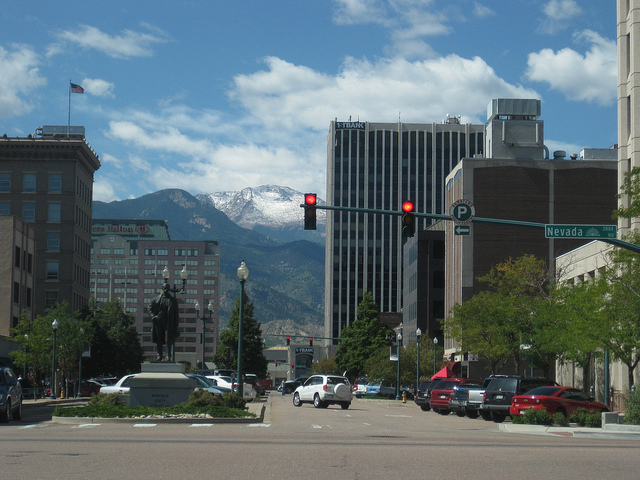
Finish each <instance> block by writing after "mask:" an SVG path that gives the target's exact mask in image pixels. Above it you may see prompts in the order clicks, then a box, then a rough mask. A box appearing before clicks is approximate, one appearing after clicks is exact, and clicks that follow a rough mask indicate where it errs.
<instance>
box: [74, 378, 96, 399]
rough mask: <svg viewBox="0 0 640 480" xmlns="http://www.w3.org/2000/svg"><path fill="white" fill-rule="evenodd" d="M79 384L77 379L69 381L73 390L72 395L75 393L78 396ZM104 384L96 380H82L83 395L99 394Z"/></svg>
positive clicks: (92, 395) (93, 395)
mask: <svg viewBox="0 0 640 480" xmlns="http://www.w3.org/2000/svg"><path fill="white" fill-rule="evenodd" d="M77 384H78V381H77V380H73V381H71V382H69V391H70V392H71V394H72V395H74V394H75V395H76V396H78V385H77ZM102 386H103V385H101V384H99V383H98V382H96V381H94V380H82V382H80V389H81V392H82V396H83V397H95V396H96V395H97V394H99V393H100V387H102Z"/></svg>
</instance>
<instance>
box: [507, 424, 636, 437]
mask: <svg viewBox="0 0 640 480" xmlns="http://www.w3.org/2000/svg"><path fill="white" fill-rule="evenodd" d="M498 431H499V432H505V433H517V434H524V435H551V436H563V437H574V438H602V439H612V440H638V441H640V427H636V429H635V430H633V431H631V430H625V431H620V430H612V429H602V428H579V427H548V426H545V425H514V424H509V423H504V424H503V423H500V424H498Z"/></svg>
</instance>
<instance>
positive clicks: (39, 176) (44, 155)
mask: <svg viewBox="0 0 640 480" xmlns="http://www.w3.org/2000/svg"><path fill="white" fill-rule="evenodd" d="M77 128H81V129H82V135H77V136H74V137H70V138H66V137H64V138H42V137H36V136H32V135H29V137H27V138H10V137H7V136H6V135H4V136H3V137H1V138H0V214H2V215H14V216H16V217H17V218H19V219H21V220H22V222H24V223H25V224H27V225H29V226H31V227H33V229H34V230H35V259H36V260H35V261H34V263H33V275H34V282H35V285H34V288H33V291H32V296H33V299H32V302H33V304H32V308H33V313H34V314H35V315H40V314H44V313H45V310H46V309H47V308H48V307H51V306H53V305H55V304H57V303H61V302H63V301H66V302H67V303H68V304H69V311H70V312H74V311H77V310H79V309H81V308H82V307H84V306H86V305H87V304H88V302H89V271H90V262H91V254H90V251H91V212H92V196H93V176H94V173H95V171H96V170H98V168H100V160H99V159H98V157H97V155H96V154H95V152H94V151H93V150H92V149H91V147H90V146H89V145H88V144H87V143H86V142H85V140H84V128H82V127H74V129H77ZM40 130H42V129H40ZM10 309H11V307H10V306H9V305H7V306H6V309H5V311H6V310H10Z"/></svg>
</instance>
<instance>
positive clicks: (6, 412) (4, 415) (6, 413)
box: [0, 399, 11, 423]
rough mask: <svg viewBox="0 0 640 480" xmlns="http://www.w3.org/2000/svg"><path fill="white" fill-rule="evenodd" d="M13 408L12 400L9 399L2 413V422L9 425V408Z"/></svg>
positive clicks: (0, 419) (0, 415)
mask: <svg viewBox="0 0 640 480" xmlns="http://www.w3.org/2000/svg"><path fill="white" fill-rule="evenodd" d="M10 407H11V400H8V399H7V402H6V403H5V404H4V408H3V409H2V411H0V422H2V423H7V422H8V421H9V408H10Z"/></svg>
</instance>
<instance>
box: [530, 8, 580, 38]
mask: <svg viewBox="0 0 640 480" xmlns="http://www.w3.org/2000/svg"><path fill="white" fill-rule="evenodd" d="M542 11H543V13H544V15H545V18H544V20H543V21H542V22H541V23H540V25H539V27H538V31H539V32H540V33H547V34H554V33H557V32H560V31H562V30H565V29H567V28H569V27H570V26H571V22H570V21H569V20H571V19H573V18H575V17H577V16H578V15H580V14H581V13H582V9H581V8H580V6H579V5H578V4H577V3H576V1H575V0H551V1H550V2H549V3H547V4H545V6H544V7H543V8H542Z"/></svg>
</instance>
